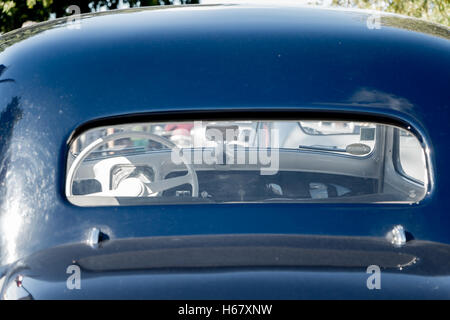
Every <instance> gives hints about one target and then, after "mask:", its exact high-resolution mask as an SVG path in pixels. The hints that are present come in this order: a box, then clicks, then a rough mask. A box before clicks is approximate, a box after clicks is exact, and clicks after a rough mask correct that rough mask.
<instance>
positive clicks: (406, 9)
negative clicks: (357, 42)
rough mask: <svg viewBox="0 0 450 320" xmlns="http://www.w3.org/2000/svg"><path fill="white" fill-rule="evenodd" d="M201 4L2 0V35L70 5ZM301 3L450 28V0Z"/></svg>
mask: <svg viewBox="0 0 450 320" xmlns="http://www.w3.org/2000/svg"><path fill="white" fill-rule="evenodd" d="M201 2H202V1H201V0H0V33H4V32H8V31H11V30H14V29H17V28H20V27H22V26H26V25H28V24H30V23H32V22H39V21H45V20H48V19H52V18H57V17H62V16H66V15H69V14H71V13H70V12H67V11H66V10H67V8H68V7H69V6H70V5H77V6H79V7H80V9H81V13H87V12H95V11H104V10H112V9H117V8H122V7H140V6H154V5H170V4H197V3H201ZM205 2H207V1H205ZM236 2H239V1H238V0H237V1H236ZM299 2H300V3H309V4H311V3H312V4H328V5H330V6H338V7H353V8H363V9H376V10H381V11H386V12H394V13H399V14H404V15H408V16H412V17H416V18H421V19H425V20H428V21H432V22H436V23H440V24H443V25H446V26H450V20H449V15H450V0H408V1H405V0H315V1H310V0H306V1H303V0H299ZM275 3H276V2H275Z"/></svg>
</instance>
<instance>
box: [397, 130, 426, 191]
mask: <svg viewBox="0 0 450 320" xmlns="http://www.w3.org/2000/svg"><path fill="white" fill-rule="evenodd" d="M398 141H399V146H398V148H399V161H400V166H401V171H403V173H404V174H405V175H406V176H407V177H409V178H412V179H414V180H417V181H419V182H422V183H423V182H424V181H425V179H426V174H425V173H426V171H425V170H423V168H424V167H425V152H424V150H423V148H422V146H421V144H420V142H419V140H417V139H416V137H415V136H414V135H412V134H410V133H408V132H407V131H406V130H399V139H398Z"/></svg>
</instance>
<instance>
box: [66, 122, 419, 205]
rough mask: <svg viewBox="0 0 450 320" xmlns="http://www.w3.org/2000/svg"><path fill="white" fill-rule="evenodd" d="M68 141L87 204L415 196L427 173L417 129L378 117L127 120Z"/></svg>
mask: <svg viewBox="0 0 450 320" xmlns="http://www.w3.org/2000/svg"><path fill="white" fill-rule="evenodd" d="M69 150H70V151H69V156H68V160H67V174H66V196H67V197H68V199H69V201H71V202H72V203H73V204H76V205H80V206H100V205H144V204H171V203H231V202H331V203H339V202H344V203H383V202H394V203H413V202H418V201H420V200H421V199H422V198H423V197H424V195H425V193H426V190H427V182H428V178H427V177H428V174H427V169H426V161H425V155H424V151H423V148H422V145H421V144H420V143H419V141H418V139H417V138H416V137H415V136H414V135H413V134H411V133H410V132H407V131H405V130H402V129H398V128H396V127H394V126H390V125H385V124H379V123H373V122H352V121H319V120H317V121H311V120H305V121H301V120H300V121H267V120H264V121H262V120H254V121H248V120H245V121H244V120H242V121H238V120H236V121H192V122H170V123H169V122H166V123H159V122H158V123H156V122H155V123H138V124H123V125H116V126H108V127H99V128H94V129H90V130H88V131H86V132H83V133H82V134H81V135H79V136H78V137H76V139H74V140H73V141H72V143H71V145H70V149H69ZM399 168H400V170H399ZM407 177H412V179H408V178H407Z"/></svg>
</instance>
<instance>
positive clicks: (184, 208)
mask: <svg viewBox="0 0 450 320" xmlns="http://www.w3.org/2000/svg"><path fill="white" fill-rule="evenodd" d="M367 17H368V14H367V13H362V12H358V11H339V10H319V9H313V8H297V7H278V8H273V7H257V6H256V7H255V6H198V7H188V8H179V7H173V8H164V9H154V8H152V9H141V10H125V11H118V12H116V13H107V14H95V15H87V16H85V17H83V19H82V20H81V25H80V26H81V28H80V29H69V28H67V25H66V23H65V20H56V21H53V22H47V23H43V24H39V25H37V26H33V27H30V28H26V29H23V30H18V31H14V32H12V33H9V34H5V35H3V36H2V38H1V39H0V50H1V52H0V65H2V66H4V68H3V69H4V70H3V72H2V74H1V78H0V80H1V79H10V81H4V82H2V83H0V112H1V117H0V122H1V124H0V161H1V162H0V208H1V210H0V228H1V229H0V265H3V266H6V265H8V264H10V263H14V262H16V261H18V260H20V259H23V258H26V257H28V256H29V255H31V254H33V253H36V252H38V251H41V250H47V249H50V248H53V247H56V246H61V245H65V244H68V243H79V242H81V241H84V240H85V239H86V233H87V231H88V230H89V228H91V227H94V226H95V227H100V228H101V229H102V230H105V231H106V232H107V233H108V236H109V237H110V240H112V241H114V240H115V239H126V238H136V237H154V236H180V235H214V234H308V235H327V236H364V237H384V235H385V234H386V233H387V232H388V230H389V229H390V228H391V227H392V226H394V225H397V224H402V225H403V226H404V227H405V228H406V229H407V230H408V231H409V232H411V233H412V234H413V235H414V237H415V239H418V240H421V241H432V242H437V243H443V244H450V232H449V228H450V215H449V212H450V205H449V202H448V192H449V191H448V190H449V186H448V183H449V181H450V179H449V178H450V167H449V166H448V159H449V158H450V151H449V147H448V141H449V139H450V129H449V126H448V121H449V119H450V105H449V100H450V99H449V98H450V81H449V72H450V54H449V53H450V41H449V39H450V36H449V35H450V31H449V30H448V29H447V28H445V27H439V26H436V25H431V24H428V23H426V22H422V21H418V20H413V19H409V18H404V17H398V16H391V15H386V16H384V15H383V16H382V20H381V21H382V24H381V28H380V29H369V28H368V27H367V24H366V21H367ZM194 110H195V111H217V110H222V111H223V112H227V111H231V110H234V111H235V110H253V111H258V110H266V111H267V110H270V111H271V112H274V114H275V113H276V112H279V111H281V110H290V111H304V110H315V111H317V110H322V111H342V112H350V113H353V114H362V115H383V116H387V117H391V118H393V119H397V120H399V121H401V122H403V123H406V124H409V125H411V127H412V128H413V129H414V130H416V131H417V132H419V133H420V134H421V136H422V137H423V138H424V140H425V142H426V143H427V145H428V147H429V150H430V159H431V164H432V169H433V172H432V173H433V177H434V181H433V189H432V190H431V192H430V194H429V195H428V196H427V197H426V199H425V200H424V201H422V202H421V203H419V204H415V205H393V204H390V205H389V204H383V205H381V204H379V205H349V204H333V205H331V204H324V205H318V204H224V205H217V204H214V205H209V204H202V205H170V206H163V205H161V206H136V207H114V208H111V207H109V208H80V207H75V206H73V205H71V204H70V203H69V202H68V201H67V199H66V198H65V196H64V192H63V190H64V188H63V187H64V186H63V182H64V173H65V164H66V154H67V150H68V149H67V141H68V139H69V137H70V135H71V134H72V132H73V130H75V129H76V128H77V127H78V126H80V125H82V124H84V123H86V122H88V121H91V120H94V119H100V118H105V117H111V116H119V115H124V114H133V113H151V112H171V111H178V112H189V111H194ZM180 120H182V117H181V118H180ZM438 263H441V264H444V265H445V264H447V265H448V264H449V261H448V259H445V260H444V261H438ZM3 269H4V270H9V269H8V268H6V267H3ZM449 272H450V268H449ZM447 288H448V287H447ZM445 290H446V289H445ZM444 294H448V292H444ZM230 296H231V297H232V294H230ZM317 296H320V293H319V294H318V295H317ZM280 297H282V294H280Z"/></svg>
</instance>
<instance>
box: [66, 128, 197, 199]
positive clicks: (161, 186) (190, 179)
mask: <svg viewBox="0 0 450 320" xmlns="http://www.w3.org/2000/svg"><path fill="white" fill-rule="evenodd" d="M130 137H133V138H145V139H148V140H152V141H155V142H158V143H160V144H162V145H164V146H166V147H168V148H170V150H171V152H173V151H175V152H177V153H178V154H182V153H181V152H180V148H178V147H177V146H176V145H175V144H174V143H172V142H171V141H169V140H167V139H166V138H163V137H160V136H157V135H155V134H152V133H149V132H139V131H128V132H119V133H114V134H111V135H108V136H106V137H102V138H99V139H97V140H95V141H94V142H92V143H91V144H89V145H88V146H87V147H86V148H84V149H83V151H81V152H80V154H79V155H78V156H77V157H76V158H75V160H74V161H73V163H72V165H71V166H70V169H69V171H68V172H67V178H66V196H67V197H71V196H73V194H72V185H73V180H74V176H75V173H76V172H77V170H78V168H79V167H80V165H81V163H82V162H83V161H84V159H86V157H87V156H88V155H89V154H90V153H91V152H92V151H94V150H95V149H96V148H98V147H100V146H102V145H104V144H106V143H108V142H109V141H113V140H118V139H123V138H130ZM180 158H181V161H182V162H183V164H184V165H185V166H186V168H187V171H188V173H187V174H186V175H184V176H181V177H175V178H169V179H163V180H158V181H154V182H149V183H144V182H143V181H140V180H139V179H137V178H127V179H125V180H129V182H131V183H128V184H125V185H124V189H128V190H130V187H131V189H134V190H137V193H136V194H137V195H136V196H142V195H143V194H144V192H143V190H145V189H147V190H150V191H151V193H157V192H161V191H164V190H168V189H171V188H174V187H177V186H180V185H183V184H186V183H189V184H190V185H191V186H192V197H198V178H197V173H196V172H195V169H194V168H193V166H192V164H190V163H189V161H187V160H186V159H185V157H184V155H181V157H180ZM132 179H134V180H133V181H131V180H132ZM137 180H139V181H137ZM136 183H138V184H137V185H136ZM139 183H140V184H139ZM121 184H122V183H121ZM119 186H120V184H119ZM139 190H140V191H139ZM111 191H114V190H111ZM101 194H102V195H110V196H120V194H119V195H115V194H114V192H112V193H111V192H110V194H108V193H103V192H102V193H101Z"/></svg>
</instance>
